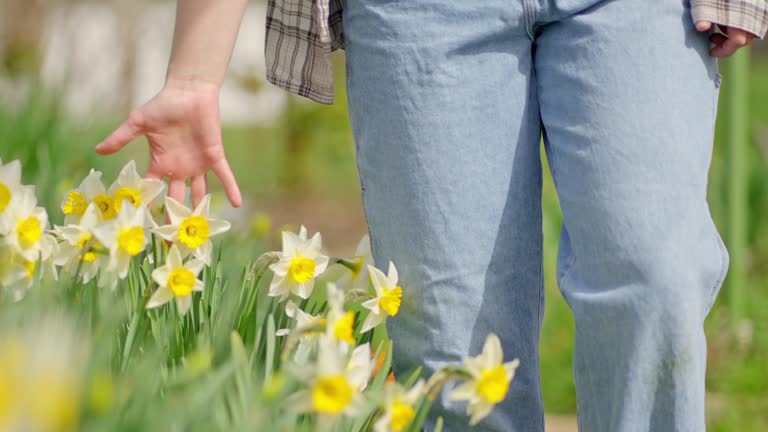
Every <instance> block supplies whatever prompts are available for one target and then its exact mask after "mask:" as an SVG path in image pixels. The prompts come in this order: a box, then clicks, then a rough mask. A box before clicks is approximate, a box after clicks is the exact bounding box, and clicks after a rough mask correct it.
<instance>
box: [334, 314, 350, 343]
mask: <svg viewBox="0 0 768 432" xmlns="http://www.w3.org/2000/svg"><path fill="white" fill-rule="evenodd" d="M354 325H355V314H354V313H352V311H348V312H347V313H345V314H344V316H342V317H341V318H339V319H338V320H337V321H336V322H335V323H334V324H333V335H334V336H336V339H338V340H342V341H344V342H347V343H348V344H352V345H354V343H355V339H354V338H353V337H352V334H353V332H354Z"/></svg>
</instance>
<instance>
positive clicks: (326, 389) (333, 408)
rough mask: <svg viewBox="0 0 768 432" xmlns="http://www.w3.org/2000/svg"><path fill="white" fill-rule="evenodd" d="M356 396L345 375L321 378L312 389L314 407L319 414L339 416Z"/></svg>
mask: <svg viewBox="0 0 768 432" xmlns="http://www.w3.org/2000/svg"><path fill="white" fill-rule="evenodd" d="M354 394H355V390H354V389H353V388H352V386H351V385H349V382H348V381H347V379H346V378H345V377H344V376H343V375H330V376H324V377H320V378H319V379H318V380H317V382H316V383H315V386H314V388H313V389H312V407H313V408H314V409H315V411H316V412H318V413H323V414H339V413H341V412H342V411H344V408H346V407H347V405H349V403H350V402H352V396H354Z"/></svg>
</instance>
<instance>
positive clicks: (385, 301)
mask: <svg viewBox="0 0 768 432" xmlns="http://www.w3.org/2000/svg"><path fill="white" fill-rule="evenodd" d="M402 298H403V289H402V288H400V287H399V286H396V287H394V288H392V289H386V288H384V289H383V290H382V293H381V298H380V299H379V307H381V308H382V309H384V312H386V313H387V315H389V316H395V315H397V311H398V310H400V300H401V299H402Z"/></svg>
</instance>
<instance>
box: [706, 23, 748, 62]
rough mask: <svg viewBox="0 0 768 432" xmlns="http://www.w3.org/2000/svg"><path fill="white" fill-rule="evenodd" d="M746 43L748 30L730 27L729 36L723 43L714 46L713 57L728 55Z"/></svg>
mask: <svg viewBox="0 0 768 432" xmlns="http://www.w3.org/2000/svg"><path fill="white" fill-rule="evenodd" d="M746 44H747V34H746V32H744V31H741V30H737V29H729V31H728V38H727V39H726V40H725V41H724V42H723V43H722V44H721V45H719V46H716V47H715V48H713V49H712V51H711V54H712V56H713V57H728V56H730V55H731V54H733V53H735V52H736V50H738V49H739V48H741V47H743V46H745V45H746Z"/></svg>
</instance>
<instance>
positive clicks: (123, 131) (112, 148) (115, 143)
mask: <svg viewBox="0 0 768 432" xmlns="http://www.w3.org/2000/svg"><path fill="white" fill-rule="evenodd" d="M142 118H143V116H142V115H141V114H140V113H138V112H133V113H131V114H130V115H129V116H128V120H126V121H125V122H123V124H121V125H120V127H118V128H117V129H116V130H115V131H114V132H112V135H110V136H108V137H107V138H106V139H105V140H104V141H102V142H101V143H100V144H99V145H97V146H96V152H97V153H100V154H103V155H108V154H112V153H115V152H116V151H118V150H120V149H121V148H123V147H125V145H126V144H128V143H129V142H131V141H133V139H134V138H136V137H138V136H139V135H141V131H142V126H141V125H142V123H143V120H142Z"/></svg>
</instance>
